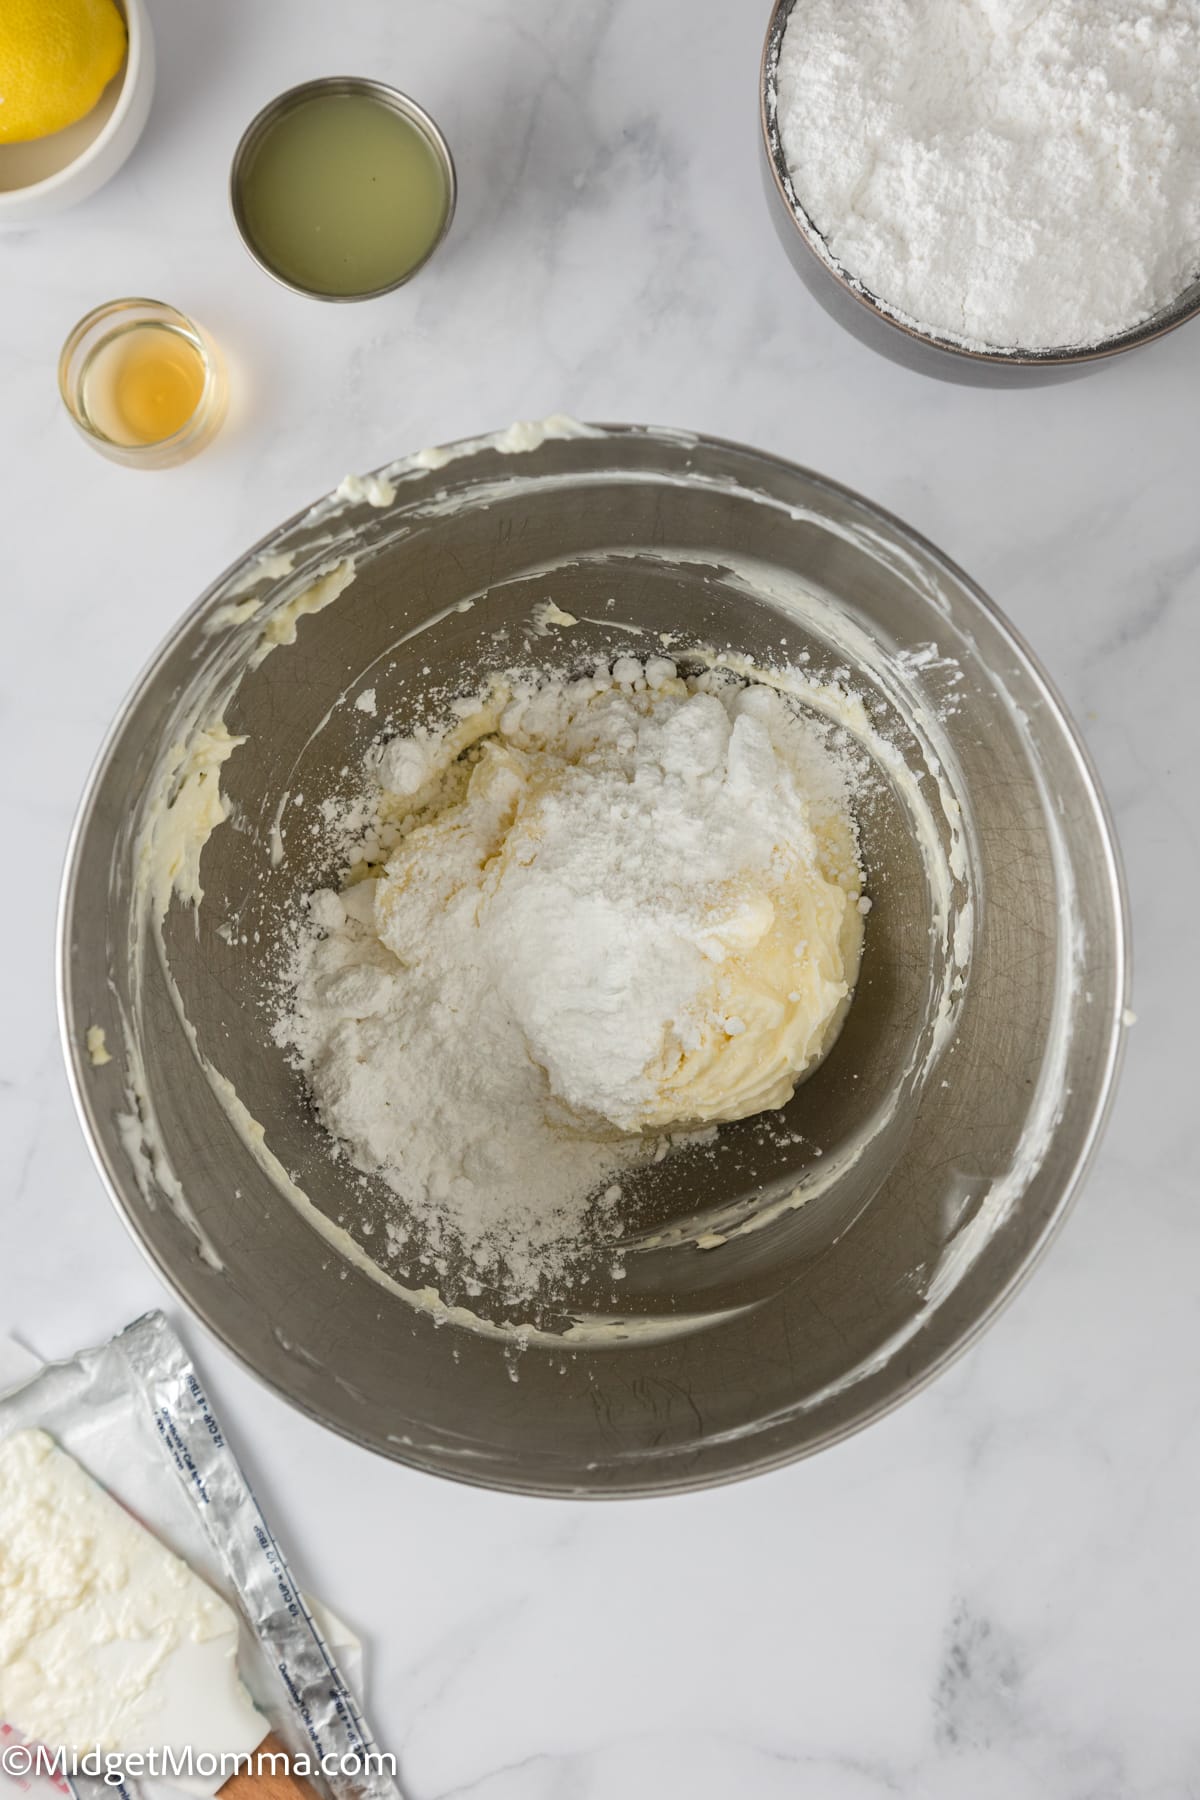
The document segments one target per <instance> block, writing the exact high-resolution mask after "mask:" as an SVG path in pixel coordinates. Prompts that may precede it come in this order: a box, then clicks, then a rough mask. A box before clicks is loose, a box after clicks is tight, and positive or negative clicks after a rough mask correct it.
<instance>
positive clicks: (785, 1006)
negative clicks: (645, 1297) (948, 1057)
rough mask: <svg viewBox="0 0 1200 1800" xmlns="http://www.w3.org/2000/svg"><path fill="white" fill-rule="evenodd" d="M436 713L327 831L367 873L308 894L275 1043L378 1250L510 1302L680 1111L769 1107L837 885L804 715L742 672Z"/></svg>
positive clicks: (825, 978) (837, 1003)
mask: <svg viewBox="0 0 1200 1800" xmlns="http://www.w3.org/2000/svg"><path fill="white" fill-rule="evenodd" d="M453 712H454V715H455V716H453V717H452V719H451V721H450V722H449V723H448V724H447V725H446V726H445V728H444V729H442V730H441V731H431V730H428V729H427V730H424V731H420V732H414V733H412V734H410V735H408V736H405V737H400V738H395V739H393V740H392V741H391V742H390V743H387V744H383V745H381V746H380V747H379V748H378V749H377V750H376V751H375V752H373V753H372V756H371V757H370V759H369V764H370V766H369V783H368V787H367V790H366V794H365V796H364V797H363V798H360V800H359V801H357V802H356V803H355V804H353V805H351V806H349V807H348V808H347V811H346V821H344V823H345V824H346V835H347V840H353V841H347V845H346V854H347V863H348V864H351V865H356V866H358V868H359V869H360V872H364V873H366V872H369V873H370V874H371V875H372V876H373V877H375V878H373V879H366V880H360V881H357V882H356V883H353V884H352V885H350V886H348V887H347V888H345V889H344V891H343V892H341V893H340V894H338V893H334V892H333V891H331V890H322V891H321V892H319V893H317V894H315V895H313V896H312V897H311V899H310V901H309V903H308V909H307V916H306V919H305V921H304V923H303V927H302V929H301V930H300V932H299V934H298V939H297V943H296V947H295V951H294V955H293V958H292V961H291V965H290V967H289V970H288V980H287V987H288V1001H287V1005H286V1007H285V1009H284V1012H283V1015H282V1017H281V1019H280V1021H279V1023H278V1026H277V1036H278V1037H279V1038H280V1040H281V1041H282V1042H284V1043H287V1044H290V1045H291V1046H292V1048H293V1050H294V1052H295V1054H296V1057H297V1060H298V1063H299V1065H300V1066H301V1067H302V1068H303V1069H304V1070H305V1072H306V1074H307V1075H308V1078H309V1081H310V1083H311V1087H312V1090H313V1094H314V1097H315V1099H316V1101H317V1104H318V1108H319V1111H320V1114H321V1117H322V1119H323V1121H324V1122H325V1124H326V1125H327V1127H328V1128H329V1130H330V1131H331V1132H332V1133H333V1135H334V1137H335V1138H336V1139H337V1140H338V1143H339V1144H340V1145H341V1146H342V1147H343V1149H344V1152H345V1153H347V1154H348V1155H349V1156H350V1157H351V1159H352V1161H353V1162H354V1163H355V1165H356V1166H357V1167H358V1168H360V1169H362V1170H363V1171H366V1172H369V1173H372V1174H377V1175H380V1176H382V1178H383V1180H384V1181H385V1182H386V1183H387V1184H388V1186H389V1187H390V1188H391V1189H392V1190H393V1192H394V1193H395V1194H396V1195H397V1197H398V1200H399V1202H400V1203H401V1204H400V1205H399V1206H398V1208H397V1211H396V1214H395V1217H394V1219H393V1221H392V1224H391V1230H390V1237H391V1242H392V1246H393V1249H395V1248H397V1247H398V1246H401V1245H403V1243H404V1242H405V1240H406V1238H407V1236H408V1234H410V1233H412V1234H415V1237H416V1239H417V1240H418V1241H419V1246H420V1249H421V1250H422V1252H423V1253H424V1254H425V1255H426V1256H430V1257H432V1258H433V1259H434V1261H435V1262H436V1263H438V1265H439V1266H453V1267H454V1268H455V1269H458V1270H461V1269H462V1268H463V1267H464V1265H465V1266H466V1268H467V1269H468V1271H472V1270H473V1272H474V1274H475V1276H476V1277H478V1278H483V1277H484V1276H486V1277H487V1279H488V1280H490V1281H495V1280H497V1279H499V1280H500V1281H501V1283H502V1285H503V1286H504V1287H505V1288H506V1289H507V1290H508V1291H509V1292H510V1293H511V1294H514V1295H519V1294H523V1293H528V1292H530V1291H532V1290H533V1289H534V1288H536V1287H537V1286H539V1284H544V1283H545V1282H546V1281H547V1280H548V1279H549V1280H553V1278H554V1277H555V1275H556V1274H557V1273H559V1272H561V1270H562V1269H563V1268H564V1267H565V1266H566V1264H567V1263H568V1262H569V1261H570V1259H571V1258H572V1257H573V1256H574V1255H575V1254H576V1253H577V1252H578V1250H579V1248H580V1246H581V1244H582V1243H583V1242H584V1241H585V1239H586V1238H587V1236H588V1230H589V1226H593V1227H596V1228H597V1229H596V1231H595V1232H594V1233H593V1235H594V1236H597V1237H600V1238H603V1237H605V1236H608V1237H610V1238H611V1237H612V1236H613V1235H614V1230H615V1215H616V1214H617V1213H618V1212H619V1206H620V1198H621V1191H620V1177H621V1173H622V1171H624V1170H628V1169H630V1168H633V1167H635V1166H637V1165H639V1164H643V1163H646V1162H649V1161H653V1160H655V1159H656V1158H657V1157H660V1156H661V1155H662V1154H663V1153H664V1151H665V1150H666V1149H668V1148H669V1146H670V1144H671V1142H672V1141H673V1138H674V1137H675V1136H676V1135H677V1134H678V1131H679V1129H680V1128H681V1127H682V1128H683V1129H684V1130H685V1131H686V1129H687V1128H688V1127H689V1126H692V1125H695V1124H704V1123H707V1122H708V1121H711V1120H714V1119H720V1118H738V1117H742V1116H745V1115H746V1114H748V1113H752V1112H757V1111H759V1110H761V1109H763V1108H765V1107H774V1106H779V1105H781V1104H783V1103H784V1102H785V1101H786V1100H787V1099H788V1098H789V1097H790V1094H791V1091H792V1089H793V1087H794V1085H795V1080H796V1078H797V1076H798V1074H799V1073H801V1072H802V1071H803V1070H804V1069H805V1068H806V1067H808V1066H810V1065H811V1064H812V1063H813V1062H815V1060H817V1059H818V1058H819V1056H820V1055H821V1054H823V1052H824V1050H825V1049H826V1048H827V1047H828V1043H829V1042H830V1041H832V1036H833V1034H834V1033H835V1032H836V1028H837V1025H838V1023H840V1018H841V1014H842V1012H843V1011H844V1007H845V1003H846V998H847V995H848V991H849V988H850V986H851V984H852V982H853V978H854V973H855V969H856V966H857V956H858V946H859V939H860V933H861V913H860V911H859V907H858V904H857V903H858V899H859V890H860V885H861V877H860V874H859V870H858V864H857V857H856V850H855V840H854V831H853V825H852V822H851V819H850V815H849V794H848V781H847V772H846V767H845V764H844V763H843V762H841V761H839V759H838V758H837V757H836V756H835V755H834V754H833V753H832V752H831V750H830V748H829V745H828V742H827V740H828V737H829V733H828V730H827V729H826V728H824V727H822V726H821V725H820V724H818V723H814V722H811V721H806V720H805V719H804V718H802V717H801V715H799V714H798V713H797V712H796V711H795V710H794V709H793V708H791V707H789V706H788V705H787V703H786V702H784V701H783V700H781V699H780V698H779V696H778V695H777V694H775V693H773V692H771V691H769V690H768V689H766V688H764V687H755V686H746V685H745V684H743V683H740V682H738V681H735V680H733V679H731V678H729V677H723V676H720V675H716V674H708V675H702V676H697V677H694V678H692V679H691V680H690V681H687V682H685V681H684V680H682V679H680V678H679V677H678V676H677V674H676V671H675V668H674V665H673V664H672V663H670V662H669V661H668V660H667V659H666V658H663V657H655V658H651V659H650V662H649V663H648V664H644V663H642V662H640V661H638V660H637V659H635V658H632V657H622V658H619V659H618V660H617V662H616V663H615V664H613V665H612V666H611V667H610V666H609V665H603V666H601V667H599V668H598V669H597V670H596V671H595V672H594V673H592V674H589V675H587V676H584V677H583V678H581V679H575V680H565V679H563V678H562V677H548V678H547V677H543V678H540V679H539V678H537V677H533V678H529V677H526V678H523V679H516V678H512V677H510V678H506V679H505V680H503V681H493V683H492V684H491V685H490V686H489V687H488V689H486V690H485V691H484V692H483V693H482V694H480V695H477V696H470V697H468V698H467V699H466V700H464V701H461V702H459V703H457V704H456V705H455V707H454V709H453ZM364 864H367V865H370V868H369V870H367V869H364V867H363V865H364ZM468 1285H469V1284H468Z"/></svg>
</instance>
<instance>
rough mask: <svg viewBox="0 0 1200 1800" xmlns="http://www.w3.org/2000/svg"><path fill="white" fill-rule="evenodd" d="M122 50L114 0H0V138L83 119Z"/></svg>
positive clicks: (41, 132) (44, 132)
mask: <svg viewBox="0 0 1200 1800" xmlns="http://www.w3.org/2000/svg"><path fill="white" fill-rule="evenodd" d="M124 54H125V20H124V19H123V18H122V16H121V12H120V9H119V8H118V7H117V6H116V5H115V4H114V0H0V144H16V143H21V142H22V141H23V140H25V139H26V138H40V137H49V135H50V133H51V132H52V131H61V130H62V129H63V127H64V125H73V124H74V123H75V121H76V119H82V118H83V116H84V114H85V113H89V112H91V110H92V108H93V106H95V104H96V102H97V100H99V98H100V96H101V94H102V93H103V92H104V89H105V88H106V87H107V86H108V83H109V82H110V81H111V80H112V78H113V76H114V75H115V74H116V72H117V70H118V69H119V68H120V66H121V58H122V57H123V56H124Z"/></svg>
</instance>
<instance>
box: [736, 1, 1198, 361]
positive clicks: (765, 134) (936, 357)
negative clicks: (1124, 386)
mask: <svg viewBox="0 0 1200 1800" xmlns="http://www.w3.org/2000/svg"><path fill="white" fill-rule="evenodd" d="M798 4H803V0H776V3H775V6H774V9H773V11H772V13H771V20H770V24H769V25H768V26H767V36H766V42H765V44H764V46H763V56H762V69H761V77H760V83H759V118H760V123H761V128H762V143H763V151H764V163H763V174H764V184H765V188H766V193H767V204H768V207H769V208H770V212H771V217H772V220H773V222H774V224H775V229H776V231H777V232H778V234H779V239H780V242H781V243H782V245H783V247H784V249H785V250H786V251H787V254H788V257H789V259H790V261H791V263H792V266H793V268H794V269H795V270H796V271H797V273H798V274H799V275H800V277H801V279H802V281H803V282H804V284H805V286H806V287H807V288H808V290H809V292H810V293H811V294H812V295H813V297H814V298H815V299H816V300H817V301H818V302H819V303H820V305H821V306H822V307H823V308H824V309H825V311H826V312H827V313H828V314H829V315H830V317H831V318H833V319H835V320H836V321H837V322H838V324H839V325H842V326H844V327H845V329H846V330H847V331H849V332H850V333H851V334H852V335H853V336H854V337H856V338H858V339H859V340H860V341H861V342H862V343H865V344H867V345H869V346H870V348H871V349H873V350H878V351H880V352H882V354H883V355H885V356H888V357H890V358H891V359H892V361H893V362H898V363H901V364H903V365H904V366H905V367H906V368H910V369H915V370H916V371H918V372H919V373H921V374H925V375H937V376H941V377H942V378H943V379H944V380H947V381H959V382H965V383H967V384H968V385H973V386H978V387H1015V386H1038V385H1041V384H1044V383H1046V382H1051V381H1059V380H1064V379H1068V378H1070V377H1072V376H1075V375H1082V374H1086V373H1087V371H1088V370H1089V369H1094V368H1096V367H1097V366H1098V365H1099V364H1100V363H1102V362H1104V361H1106V360H1107V359H1108V358H1109V357H1111V356H1117V355H1119V354H1120V353H1121V352H1122V351H1124V350H1136V349H1137V347H1138V346H1139V345H1140V344H1149V343H1152V342H1153V341H1154V339H1155V338H1160V337H1163V336H1164V335H1165V334H1166V333H1167V332H1168V331H1174V330H1175V329H1176V327H1177V326H1179V325H1183V324H1185V323H1186V322H1187V320H1188V319H1193V318H1195V317H1196V315H1197V314H1198V313H1200V278H1198V279H1197V280H1196V281H1194V282H1193V283H1192V284H1191V286H1190V287H1188V288H1186V289H1185V290H1184V292H1183V293H1182V294H1180V295H1179V296H1178V297H1177V298H1176V299H1174V300H1172V301H1171V303H1170V304H1169V305H1168V306H1164V307H1162V308H1161V309H1160V310H1159V311H1158V312H1157V313H1155V314H1154V315H1153V316H1152V317H1151V318H1149V319H1145V320H1143V321H1142V323H1141V324H1140V325H1134V326H1132V327H1131V328H1130V329H1129V330H1128V331H1122V332H1120V333H1119V334H1118V335H1117V336H1115V337H1111V338H1105V339H1103V340H1102V341H1101V342H1100V343H1097V344H1092V345H1088V346H1087V347H1086V348H1084V349H1056V350H1028V349H1026V350H1022V349H1015V350H973V349H968V348H967V347H966V346H965V345H962V344H956V343H954V342H953V341H952V340H950V339H949V338H945V337H941V336H939V334H938V333H937V332H935V331H923V330H921V329H920V328H919V327H918V326H917V325H915V324H913V323H911V322H909V321H906V320H903V319H897V318H895V317H893V315H892V314H891V313H890V312H888V311H887V309H886V308H885V307H884V306H882V305H881V304H880V302H879V300H878V299H877V298H876V297H875V295H874V294H872V293H871V292H870V291H869V289H867V288H865V287H863V285H862V284H861V282H858V281H856V280H855V279H854V277H853V272H852V271H848V270H846V269H844V268H843V267H842V266H841V264H840V263H839V262H838V261H837V259H836V258H835V257H834V256H833V255H832V253H831V252H830V250H829V247H828V245H827V244H826V242H825V240H824V238H823V237H822V235H821V233H820V232H819V231H818V230H817V227H816V226H815V225H814V224H813V221H812V220H811V219H810V217H809V216H808V213H807V212H806V211H805V209H804V205H803V203H802V201H801V200H800V198H799V196H798V195H797V192H796V188H795V185H794V183H793V181H792V176H791V172H790V171H789V169H788V165H787V159H786V157H785V156H784V153H783V144H782V141H781V138H780V133H779V121H778V116H777V101H778V95H777V88H776V83H777V76H778V69H779V53H780V49H781V47H782V44H783V37H784V33H785V32H786V30H787V27H788V21H789V20H790V18H791V16H792V12H793V10H794V9H795V7H796V6H797V5H798Z"/></svg>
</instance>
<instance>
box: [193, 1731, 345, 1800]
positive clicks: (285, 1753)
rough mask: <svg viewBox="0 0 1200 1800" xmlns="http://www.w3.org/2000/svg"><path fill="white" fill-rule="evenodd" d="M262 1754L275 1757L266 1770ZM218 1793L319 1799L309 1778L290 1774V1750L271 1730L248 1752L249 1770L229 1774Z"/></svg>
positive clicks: (265, 1799) (226, 1799)
mask: <svg viewBox="0 0 1200 1800" xmlns="http://www.w3.org/2000/svg"><path fill="white" fill-rule="evenodd" d="M264 1757H274V1759H275V1760H274V1763H273V1764H272V1765H271V1766H270V1767H268V1768H266V1769H264V1768H263V1767H262V1760H263V1758H264ZM217 1792H218V1796H219V1800H320V1796H319V1795H318V1793H317V1790H316V1788H314V1786H313V1785H312V1782H311V1781H308V1780H307V1779H306V1778H305V1777H304V1776H303V1775H293V1774H292V1758H291V1752H290V1751H289V1750H288V1748H287V1746H286V1744H284V1743H283V1742H282V1741H281V1740H280V1739H279V1738H277V1737H276V1736H275V1733H274V1732H273V1731H270V1732H268V1733H267V1735H266V1737H265V1738H264V1739H263V1741H262V1743H261V1744H260V1745H259V1746H258V1749H257V1750H255V1751H253V1752H252V1753H251V1757H250V1767H249V1769H243V1770H239V1771H238V1773H237V1774H236V1775H231V1776H230V1777H229V1780H228V1781H226V1782H225V1783H224V1784H223V1785H222V1786H221V1787H220V1788H218V1790H217Z"/></svg>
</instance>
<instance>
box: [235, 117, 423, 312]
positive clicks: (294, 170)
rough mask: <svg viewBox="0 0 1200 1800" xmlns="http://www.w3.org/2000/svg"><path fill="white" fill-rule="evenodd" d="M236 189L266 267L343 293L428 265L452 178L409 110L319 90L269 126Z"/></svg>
mask: <svg viewBox="0 0 1200 1800" xmlns="http://www.w3.org/2000/svg"><path fill="white" fill-rule="evenodd" d="M239 197H240V201H241V208H242V216H243V222H244V229H245V231H246V234H247V236H248V238H249V239H250V241H251V243H252V245H253V247H254V249H255V250H256V251H257V253H258V255H259V256H260V258H261V259H262V261H263V262H264V263H266V265H267V266H268V268H270V269H271V270H272V271H273V272H274V273H275V274H277V275H279V276H280V277H281V278H282V279H283V280H284V281H286V282H289V283H290V284H291V285H293V286H295V287H299V288H303V289H304V290H305V291H306V292H308V293H313V294H318V295H327V296H330V297H334V298H348V297H350V296H356V295H365V294H371V293H378V292H380V291H381V290H383V289H385V288H389V287H393V286H395V285H396V284H397V283H398V282H401V281H403V280H404V279H405V277H406V276H408V275H411V274H412V273H413V271H414V270H415V269H416V268H418V267H419V265H420V264H421V263H423V262H424V260H425V258H426V257H427V256H428V255H429V253H430V251H431V250H432V249H433V247H434V245H435V244H436V243H437V241H438V239H439V237H440V236H441V234H442V230H443V227H444V225H445V222H446V217H447V213H448V211H449V206H450V187H449V182H448V179H447V174H446V170H445V167H444V165H443V161H442V158H441V157H440V156H439V154H438V152H437V150H436V148H435V146H434V144H433V142H432V141H431V139H430V137H429V135H428V134H427V133H426V132H425V131H423V130H422V129H421V127H420V125H419V124H417V123H416V122H415V121H414V120H413V119H410V118H408V117H406V116H405V115H404V114H403V113H402V112H400V111H399V110H397V109H396V108H395V107H393V106H391V105H389V104H387V102H386V101H384V100H382V99H376V98H374V97H373V96H371V95H370V94H367V93H361V92H359V93H346V92H342V93H339V92H327V93H321V94H315V95H312V96H310V97H309V98H307V99H304V100H301V101H299V102H298V104H296V105H294V106H292V107H289V108H288V109H286V110H285V111H283V112H282V113H280V114H279V115H278V116H277V117H275V118H274V119H272V120H271V121H270V122H269V123H268V124H267V125H266V127H265V129H264V130H263V132H262V135H261V136H260V138H259V139H258V142H257V143H256V144H254V146H253V148H252V149H251V151H250V154H249V156H248V158H247V161H246V166H245V168H244V171H243V172H242V175H241V181H240V196H239Z"/></svg>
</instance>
